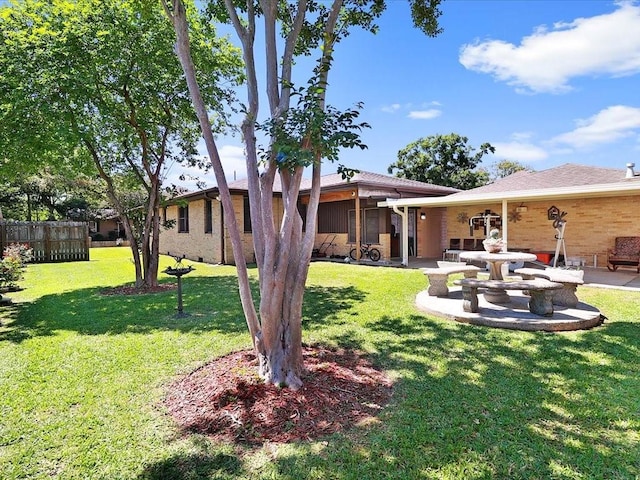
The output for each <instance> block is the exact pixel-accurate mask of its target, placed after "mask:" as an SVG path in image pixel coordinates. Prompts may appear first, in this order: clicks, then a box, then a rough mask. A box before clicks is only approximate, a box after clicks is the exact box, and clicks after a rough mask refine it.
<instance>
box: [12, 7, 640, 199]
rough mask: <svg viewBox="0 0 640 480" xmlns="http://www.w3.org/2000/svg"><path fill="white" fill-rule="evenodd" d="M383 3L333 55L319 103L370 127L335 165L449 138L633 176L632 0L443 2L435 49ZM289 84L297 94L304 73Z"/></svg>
mask: <svg viewBox="0 0 640 480" xmlns="http://www.w3.org/2000/svg"><path fill="white" fill-rule="evenodd" d="M0 3H4V0H0ZM387 3H388V8H387V10H386V11H385V13H384V14H383V16H382V17H381V19H380V21H379V25H380V31H379V33H378V34H377V35H372V34H370V33H367V32H363V31H359V30H354V31H353V32H352V34H351V35H350V36H349V37H347V38H346V39H344V40H343V41H342V42H341V43H340V44H339V45H338V46H337V47H336V52H335V62H334V67H333V69H332V71H331V73H330V75H329V83H330V85H329V90H328V102H329V103H331V104H333V105H335V106H336V107H338V108H342V109H344V108H348V107H351V106H353V105H354V104H355V103H356V102H360V101H361V102H364V110H363V111H362V113H361V119H362V120H363V121H366V122H367V123H369V124H370V125H371V127H372V128H371V129H369V130H365V131H364V132H363V135H362V138H363V141H364V143H365V144H367V145H368V147H369V148H368V149H367V150H364V151H361V150H346V151H344V152H343V153H342V155H341V163H343V164H346V165H348V166H350V167H353V168H358V169H361V170H367V171H372V172H378V173H386V172H387V167H388V166H389V165H390V164H391V163H393V162H395V161H396V159H397V153H398V151H399V150H400V149H402V148H403V147H405V146H406V145H408V144H409V143H411V142H414V141H416V140H418V139H419V138H421V137H426V136H429V135H434V134H447V133H451V132H455V133H458V134H460V135H463V136H466V137H468V138H469V144H470V145H472V146H473V147H478V146H479V145H480V144H482V143H484V142H490V143H491V144H492V145H493V146H494V147H496V154H495V155H493V156H486V157H485V158H484V160H483V163H482V166H487V167H488V166H490V165H491V164H492V163H494V162H496V161H499V160H502V159H509V160H515V161H518V162H521V163H523V164H525V165H527V166H529V167H531V168H533V169H535V170H543V169H547V168H551V167H554V166H557V165H562V164H564V163H580V164H586V165H595V166H605V167H614V168H620V169H623V168H624V166H625V164H626V163H627V162H635V163H636V165H638V166H640V0H635V1H625V2H614V1H610V0H444V1H443V4H442V11H443V15H442V17H441V19H440V23H441V26H442V27H443V29H444V31H443V33H442V34H440V35H439V36H438V37H436V38H429V37H427V36H426V35H424V34H423V33H421V32H420V31H419V30H417V29H415V28H414V27H413V25H412V22H411V18H410V14H409V5H408V3H407V2H405V1H403V0H388V2H387ZM232 40H233V38H232ZM308 64H309V62H304V61H303V62H300V65H299V66H300V67H306V66H308ZM298 75H299V76H298V78H300V79H301V82H303V83H304V82H306V79H307V78H308V70H306V71H304V72H303V73H299V74H298ZM260 92H261V93H262V92H264V85H261V86H260ZM245 95H246V94H245V91H244V89H241V90H240V98H241V99H244V98H245ZM262 105H263V107H262V108H263V113H264V109H265V106H266V102H265V100H262ZM219 148H220V152H221V156H222V158H223V162H224V164H225V169H226V172H227V177H228V178H229V179H233V177H234V174H235V177H236V178H242V177H244V176H245V175H246V174H245V167H244V158H243V148H242V144H241V141H240V138H239V137H237V136H236V137H231V136H229V137H223V138H220V139H219ZM202 152H203V153H204V149H202ZM182 171H183V169H180V168H178V167H177V166H174V167H172V169H171V171H170V172H169V174H168V177H169V178H168V179H169V180H170V181H175V179H176V177H177V176H178V175H179V174H180V173H181V172H182ZM333 171H335V166H334V165H331V164H329V165H326V166H325V167H324V172H325V173H331V172H333ZM191 173H194V174H199V176H200V177H201V178H202V179H204V180H206V181H207V184H208V185H213V184H214V182H213V180H212V176H211V175H202V173H200V172H194V171H192V172H191ZM194 185H195V184H194V183H193V182H189V183H188V185H187V186H189V187H190V188H193V187H194Z"/></svg>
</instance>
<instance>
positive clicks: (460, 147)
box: [388, 133, 495, 190]
mask: <svg viewBox="0 0 640 480" xmlns="http://www.w3.org/2000/svg"><path fill="white" fill-rule="evenodd" d="M467 142H468V138H467V137H463V136H461V135H458V134H457V133H450V134H448V135H440V134H438V135H431V136H429V137H425V138H421V139H419V140H417V141H415V142H413V143H410V144H409V145H407V146H406V147H405V148H403V149H402V150H400V151H399V152H398V160H397V161H396V162H395V163H392V164H391V165H389V168H388V172H389V173H394V171H395V175H396V176H397V177H401V178H408V179H410V180H417V181H420V182H426V183H432V184H435V185H442V186H445V187H453V188H459V189H461V190H469V189H471V188H476V187H480V186H482V185H486V184H487V183H488V181H489V174H488V173H487V172H486V171H485V170H483V169H479V168H478V164H479V163H480V162H481V161H482V157H483V156H484V155H486V154H487V153H489V152H491V153H493V152H494V151H495V148H494V147H493V146H491V144H489V143H483V144H482V145H480V148H479V150H478V151H475V149H474V148H473V147H471V146H469V145H468V143H467Z"/></svg>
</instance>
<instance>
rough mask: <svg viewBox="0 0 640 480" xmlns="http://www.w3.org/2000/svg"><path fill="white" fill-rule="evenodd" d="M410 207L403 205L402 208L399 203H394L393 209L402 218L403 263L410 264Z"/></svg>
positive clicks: (406, 265)
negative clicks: (398, 205)
mask: <svg viewBox="0 0 640 480" xmlns="http://www.w3.org/2000/svg"><path fill="white" fill-rule="evenodd" d="M408 208H409V207H403V208H402V210H400V209H399V208H398V207H397V205H393V211H394V212H396V213H397V214H398V215H400V218H402V265H404V266H405V267H408V266H409V221H408V219H409V215H408Z"/></svg>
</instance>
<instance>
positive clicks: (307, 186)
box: [176, 171, 460, 198]
mask: <svg viewBox="0 0 640 480" xmlns="http://www.w3.org/2000/svg"><path fill="white" fill-rule="evenodd" d="M228 185H229V190H231V191H234V190H235V191H247V190H248V189H249V181H248V179H246V178H243V179H241V180H236V181H234V182H229V184H228ZM320 185H321V188H322V189H323V190H324V189H329V190H339V189H341V188H348V186H349V185H358V186H359V187H378V188H379V189H380V190H384V189H391V190H401V191H403V192H410V193H412V194H415V195H416V196H436V195H438V196H439V195H449V194H452V193H456V192H459V191H460V190H458V189H456V188H451V187H443V186H440V185H433V184H431V183H424V182H417V181H415V180H408V179H406V178H398V177H391V176H388V175H382V174H379V173H372V172H364V171H361V172H359V173H356V174H355V176H354V177H353V178H352V179H351V181H350V182H347V181H346V180H344V179H343V178H342V175H340V174H338V173H332V174H329V175H323V176H322V178H321V182H320ZM370 189H371V188H370ZM309 190H311V179H307V178H305V179H303V180H302V184H301V186H300V191H301V193H303V194H304V193H308V192H309ZM217 191H218V188H217V187H213V188H209V189H206V190H203V191H200V192H189V193H186V194H184V195H180V196H179V197H176V198H189V197H194V196H198V195H202V193H204V192H217ZM273 191H274V192H276V193H279V192H281V191H282V189H281V186H280V177H279V176H278V175H276V178H275V182H274V185H273Z"/></svg>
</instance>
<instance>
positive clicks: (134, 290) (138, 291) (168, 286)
mask: <svg viewBox="0 0 640 480" xmlns="http://www.w3.org/2000/svg"><path fill="white" fill-rule="evenodd" d="M177 286H178V285H177V284H175V283H161V284H160V285H158V286H156V287H140V288H138V287H136V286H135V285H123V286H122V287H113V288H105V289H104V290H102V292H101V293H102V295H142V294H145V293H159V292H166V291H168V290H174V289H175V288H177Z"/></svg>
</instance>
